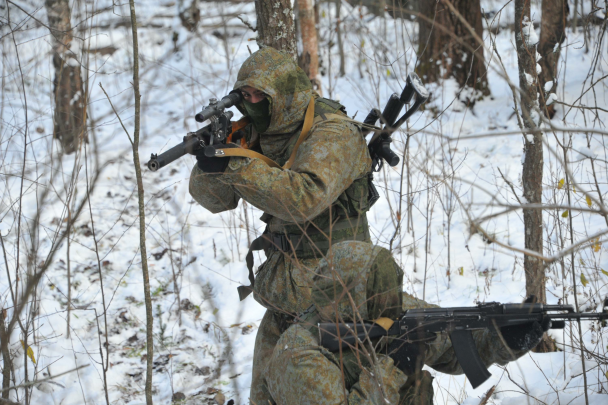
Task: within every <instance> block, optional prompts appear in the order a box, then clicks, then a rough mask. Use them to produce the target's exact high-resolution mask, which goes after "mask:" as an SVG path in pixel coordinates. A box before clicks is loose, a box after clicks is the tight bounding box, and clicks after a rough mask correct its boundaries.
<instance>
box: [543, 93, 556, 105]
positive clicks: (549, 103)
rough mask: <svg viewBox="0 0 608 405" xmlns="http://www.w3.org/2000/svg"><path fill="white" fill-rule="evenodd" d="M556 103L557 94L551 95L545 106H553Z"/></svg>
mask: <svg viewBox="0 0 608 405" xmlns="http://www.w3.org/2000/svg"><path fill="white" fill-rule="evenodd" d="M556 101H557V95H556V94H555V93H551V94H549V97H547V101H546V103H545V104H547V105H551V104H553V103H554V102H556Z"/></svg>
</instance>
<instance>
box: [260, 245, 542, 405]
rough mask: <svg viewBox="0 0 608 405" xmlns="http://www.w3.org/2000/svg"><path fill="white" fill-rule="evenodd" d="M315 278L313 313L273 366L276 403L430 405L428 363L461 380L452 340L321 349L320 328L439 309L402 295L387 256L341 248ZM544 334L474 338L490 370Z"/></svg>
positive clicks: (279, 348)
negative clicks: (408, 311)
mask: <svg viewBox="0 0 608 405" xmlns="http://www.w3.org/2000/svg"><path fill="white" fill-rule="evenodd" d="M315 273H316V275H315V276H314V280H313V282H314V287H313V291H312V301H313V302H314V306H313V307H312V308H310V309H309V310H307V311H305V312H304V313H303V314H301V315H300V316H298V317H297V319H296V323H295V324H294V325H292V326H290V327H289V328H288V329H287V331H286V332H285V333H283V335H281V338H280V339H279V341H278V343H277V344H276V346H275V349H274V351H273V353H272V356H271V359H270V361H269V363H268V366H267V370H266V382H267V384H268V387H269V391H270V394H271V396H272V398H273V400H274V401H275V402H273V403H277V404H294V405H296V404H301V405H303V404H321V403H322V404H336V405H338V404H344V403H348V404H397V403H398V404H401V405H406V404H407V405H430V404H432V403H433V385H432V380H433V379H432V377H431V374H430V373H429V372H428V371H426V370H424V371H423V370H422V365H423V363H424V364H427V365H428V366H430V367H432V368H434V369H435V370H437V371H440V372H443V373H448V374H462V372H463V371H462V368H461V367H460V365H459V364H458V362H457V359H456V355H455V353H454V349H453V347H452V344H451V341H450V339H449V337H448V335H447V333H437V334H436V336H430V337H426V339H425V340H424V341H421V343H418V344H414V343H404V342H402V341H399V340H394V341H393V342H392V343H390V344H387V343H388V342H384V344H383V342H380V343H378V342H374V343H375V347H374V348H378V347H380V348H383V349H380V350H377V351H378V352H379V353H378V354H376V353H374V348H371V347H365V346H362V347H361V348H360V350H356V351H355V350H350V349H343V350H342V352H341V353H331V352H329V351H327V350H326V349H325V348H323V347H321V346H320V345H319V340H318V330H317V325H318V323H321V322H336V320H339V321H340V322H352V321H361V320H376V319H378V318H380V317H386V318H390V319H396V318H397V317H398V315H399V314H400V313H401V310H402V309H403V310H406V309H410V308H424V307H436V306H435V305H430V304H427V303H426V302H424V301H422V300H418V299H416V298H414V297H413V296H411V295H409V294H407V293H402V292H401V289H402V285H403V272H402V270H401V268H400V267H399V266H398V265H397V264H396V263H395V261H394V259H393V257H392V256H391V254H390V252H389V251H388V250H386V249H384V248H381V247H378V246H372V245H371V244H369V243H362V242H357V241H351V242H341V243H337V244H335V245H333V246H332V248H331V250H330V252H329V253H328V254H327V256H326V258H325V259H322V260H321V261H320V263H319V267H318V269H316V271H315ZM545 326H548V325H545ZM545 330H546V329H544V328H543V327H542V326H541V325H539V324H538V323H531V324H528V325H519V326H515V327H513V326H511V327H503V328H501V331H500V335H501V336H499V334H498V333H497V332H496V331H494V330H483V331H475V332H473V339H474V340H475V345H476V346H477V349H478V351H479V354H480V356H481V359H482V360H483V362H484V363H485V365H486V366H489V365H491V364H499V365H505V364H506V363H508V362H509V361H511V360H515V359H517V358H519V357H521V356H523V355H524V354H525V353H526V352H527V351H528V350H530V349H532V348H533V347H534V346H536V345H537V344H538V343H539V342H540V340H541V338H542V335H543V333H544V331H545ZM503 341H504V342H505V343H506V345H507V346H505V344H504V343H503ZM387 346H388V347H387ZM382 352H384V353H387V354H388V356H387V355H383V354H380V353H382ZM395 364H396V365H395Z"/></svg>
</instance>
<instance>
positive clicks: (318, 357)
mask: <svg viewBox="0 0 608 405" xmlns="http://www.w3.org/2000/svg"><path fill="white" fill-rule="evenodd" d="M377 357H378V360H377V361H376V362H375V363H374V365H373V366H370V367H364V368H362V369H361V371H360V372H359V373H358V376H357V377H358V378H357V379H356V380H355V383H354V384H352V385H351V384H349V381H345V380H344V379H343V378H342V373H341V371H340V370H341V368H342V367H341V364H340V360H339V358H338V356H335V355H334V354H332V353H330V352H328V351H327V350H325V349H323V348H322V347H319V343H318V340H317V337H316V336H315V335H314V334H312V333H311V332H310V331H308V330H307V329H306V328H305V327H304V326H302V325H293V326H291V327H290V328H289V329H287V331H286V332H285V333H284V334H283V335H282V336H281V338H280V339H279V341H278V342H277V345H276V347H275V350H274V352H273V353H272V357H271V359H270V361H269V362H268V367H267V370H266V373H265V374H266V381H267V383H268V389H269V392H270V394H271V395H272V398H273V401H274V402H273V403H276V404H280V405H287V404H292V405H295V404H302V405H304V404H306V405H308V404H310V405H318V404H328V405H342V404H345V403H346V404H349V405H354V404H375V405H381V404H382V405H384V404H397V403H398V402H399V389H400V388H401V387H402V386H403V385H404V384H405V382H406V380H407V377H406V376H405V375H404V374H403V373H402V372H401V371H399V369H397V368H396V367H395V366H394V365H393V360H392V359H391V358H390V357H388V356H384V355H377ZM343 362H344V363H351V364H353V365H355V366H356V362H355V361H354V359H351V361H350V362H349V360H348V359H347V360H343ZM350 383H352V381H350Z"/></svg>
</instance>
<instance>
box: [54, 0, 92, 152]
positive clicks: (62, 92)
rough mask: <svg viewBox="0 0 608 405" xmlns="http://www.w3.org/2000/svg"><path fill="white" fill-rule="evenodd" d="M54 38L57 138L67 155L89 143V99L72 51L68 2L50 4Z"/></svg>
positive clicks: (55, 132)
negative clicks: (87, 115)
mask: <svg viewBox="0 0 608 405" xmlns="http://www.w3.org/2000/svg"><path fill="white" fill-rule="evenodd" d="M45 8H46V12H47V15H48V20H49V27H50V32H51V36H52V37H53V40H52V44H53V66H54V67H55V79H54V81H53V85H54V86H53V93H54V99H55V113H54V117H53V122H54V128H53V136H54V137H55V138H57V139H59V140H60V141H61V146H62V148H63V151H64V152H65V153H67V154H70V153H72V152H74V151H75V150H76V149H78V147H79V145H80V142H81V141H82V140H83V139H84V140H85V141H86V134H85V129H86V126H85V124H86V99H85V94H84V91H83V86H82V76H81V74H80V62H79V61H78V59H77V58H76V55H75V54H74V53H73V52H72V51H71V50H70V46H71V43H72V24H71V23H70V14H71V13H70V5H69V1H68V0H46V1H45Z"/></svg>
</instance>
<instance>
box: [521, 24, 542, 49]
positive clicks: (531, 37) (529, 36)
mask: <svg viewBox="0 0 608 405" xmlns="http://www.w3.org/2000/svg"><path fill="white" fill-rule="evenodd" d="M521 31H522V34H523V36H524V43H525V44H526V46H527V47H528V48H531V47H533V46H534V45H536V44H538V35H537V34H536V31H535V30H534V22H532V21H530V20H529V19H528V17H524V21H523V22H522V29H521Z"/></svg>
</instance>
